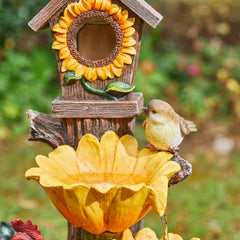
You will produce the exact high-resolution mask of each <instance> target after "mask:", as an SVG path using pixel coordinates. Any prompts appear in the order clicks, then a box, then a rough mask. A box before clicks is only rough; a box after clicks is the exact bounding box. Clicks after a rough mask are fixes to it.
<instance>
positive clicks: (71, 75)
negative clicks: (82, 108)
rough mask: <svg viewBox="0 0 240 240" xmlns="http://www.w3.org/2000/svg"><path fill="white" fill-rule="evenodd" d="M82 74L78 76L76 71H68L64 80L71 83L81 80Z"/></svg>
mask: <svg viewBox="0 0 240 240" xmlns="http://www.w3.org/2000/svg"><path fill="white" fill-rule="evenodd" d="M81 78H82V76H80V77H76V76H75V72H74V71H67V72H66V74H65V75H64V82H65V83H66V84H70V83H71V82H72V81H75V80H81Z"/></svg>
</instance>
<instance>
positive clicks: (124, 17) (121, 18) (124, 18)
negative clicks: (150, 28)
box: [119, 10, 128, 25]
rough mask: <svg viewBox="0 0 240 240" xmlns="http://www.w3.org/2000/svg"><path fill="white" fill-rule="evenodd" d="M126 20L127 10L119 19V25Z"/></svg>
mask: <svg viewBox="0 0 240 240" xmlns="http://www.w3.org/2000/svg"><path fill="white" fill-rule="evenodd" d="M127 19H128V10H123V11H122V14H121V16H120V18H119V24H120V25H121V24H123V23H124V22H125V21H127Z"/></svg>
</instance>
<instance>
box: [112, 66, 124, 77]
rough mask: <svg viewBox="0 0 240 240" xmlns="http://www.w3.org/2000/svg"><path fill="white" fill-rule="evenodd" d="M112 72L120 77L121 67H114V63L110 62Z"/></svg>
mask: <svg viewBox="0 0 240 240" xmlns="http://www.w3.org/2000/svg"><path fill="white" fill-rule="evenodd" d="M110 66H111V70H112V72H113V73H114V74H115V75H116V76H117V77H120V76H121V74H122V69H121V68H118V67H116V66H115V65H114V64H110Z"/></svg>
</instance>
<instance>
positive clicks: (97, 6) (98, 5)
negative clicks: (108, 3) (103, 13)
mask: <svg viewBox="0 0 240 240" xmlns="http://www.w3.org/2000/svg"><path fill="white" fill-rule="evenodd" d="M101 5H102V0H95V6H94V7H95V9H97V10H98V9H100V8H101Z"/></svg>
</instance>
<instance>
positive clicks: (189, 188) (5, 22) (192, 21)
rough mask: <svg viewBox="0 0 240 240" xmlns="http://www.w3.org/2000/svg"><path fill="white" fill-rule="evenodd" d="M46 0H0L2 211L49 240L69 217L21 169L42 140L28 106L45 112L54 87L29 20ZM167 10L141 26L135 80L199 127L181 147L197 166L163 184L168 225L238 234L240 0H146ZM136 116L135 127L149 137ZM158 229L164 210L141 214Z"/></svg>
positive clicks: (46, 42) (47, 46)
mask: <svg viewBox="0 0 240 240" xmlns="http://www.w3.org/2000/svg"><path fill="white" fill-rule="evenodd" d="M47 3H48V0H34V1H32V0H15V1H9V0H0V220H2V221H10V220H12V219H16V218H21V219H22V220H23V221H26V220H27V219H31V220H32V221H33V223H34V224H37V225H38V226H39V229H40V230H41V232H42V234H43V235H44V236H45V239H51V240H57V239H66V235H67V224H66V221H65V220H64V218H63V217H62V216H61V215H60V214H59V213H58V212H57V210H56V209H55V208H54V206H53V205H52V203H51V201H50V200H49V199H48V197H47V195H46V193H45V192H44V191H43V190H42V189H41V187H40V186H38V184H37V183H36V182H35V181H31V182H29V181H27V180H25V178H24V173H25V171H26V170H27V169H29V168H30V167H32V166H34V165H35V161H34V158H35V156H36V155H37V154H47V153H48V152H49V151H50V148H49V147H47V146H46V145H44V144H43V143H38V142H28V141H27V136H28V131H29V122H28V119H27V116H26V114H25V112H26V111H27V110H28V109H30V108H31V109H34V110H37V111H40V112H44V113H50V111H51V101H53V100H54V99H55V98H56V97H57V96H58V95H60V87H59V83H58V78H57V66H56V61H55V56H54V52H53V51H52V50H51V42H52V40H51V35H50V31H49V29H47V30H43V31H40V32H38V33H34V32H33V31H31V30H30V29H29V28H28V27H27V22H28V21H29V20H30V19H31V18H32V17H33V16H34V15H35V14H36V13H37V12H38V11H39V10H40V9H42V8H43V7H44V6H45V5H46V4H47ZM149 3H151V4H152V6H153V7H154V8H156V9H157V10H158V11H159V12H160V13H161V14H162V15H163V16H164V19H163V20H162V22H161V23H160V24H159V26H158V27H157V29H154V30H152V29H150V28H149V27H148V26H145V27H144V37H143V40H142V47H141V53H140V59H139V66H138V70H137V74H136V82H135V83H136V89H135V91H141V92H143V93H144V98H145V105H147V103H148V102H149V101H150V100H151V99H152V98H161V99H164V100H165V101H167V102H169V103H170V104H172V105H173V106H174V108H175V109H176V111H177V112H178V113H179V114H181V115H182V116H184V117H185V118H186V119H191V120H193V121H194V122H195V123H196V124H197V126H198V129H199V131H198V132H197V133H193V134H191V135H190V136H188V137H187V138H186V139H185V140H184V142H183V144H182V145H181V151H180V155H181V156H182V157H184V158H185V159H186V160H188V161H189V162H191V163H192V165H193V174H192V176H191V177H189V178H188V179H187V180H185V181H184V182H182V183H179V184H178V185H176V186H173V187H171V188H170V190H169V202H168V209H167V212H168V222H169V230H170V232H175V233H178V234H180V235H182V236H183V237H184V239H190V237H193V236H196V237H200V238H201V239H202V240H204V239H206V240H213V239H216V240H225V239H229V240H239V239H240V204H239V203H240V191H239V186H240V183H239V179H240V171H239V170H240V137H239V136H240V124H239V123H240V61H239V59H240V45H239V42H240V39H239V38H240V33H239V29H240V14H239V13H240V0H221V1H220V0H194V1H192V0H181V1H178V0H157V1H156V0H155V1H149ZM143 121H144V116H139V117H138V118H137V126H136V130H135V136H136V138H137V139H138V140H139V142H140V148H142V147H144V146H145V145H146V144H147V141H146V137H145V133H144V130H143V129H142V127H141V124H142V122H143ZM145 223H146V225H147V226H149V227H152V228H153V229H154V230H155V231H156V232H157V233H158V236H159V237H160V233H161V227H160V219H159V218H158V217H157V216H155V214H154V213H150V214H148V215H147V217H146V218H145Z"/></svg>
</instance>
